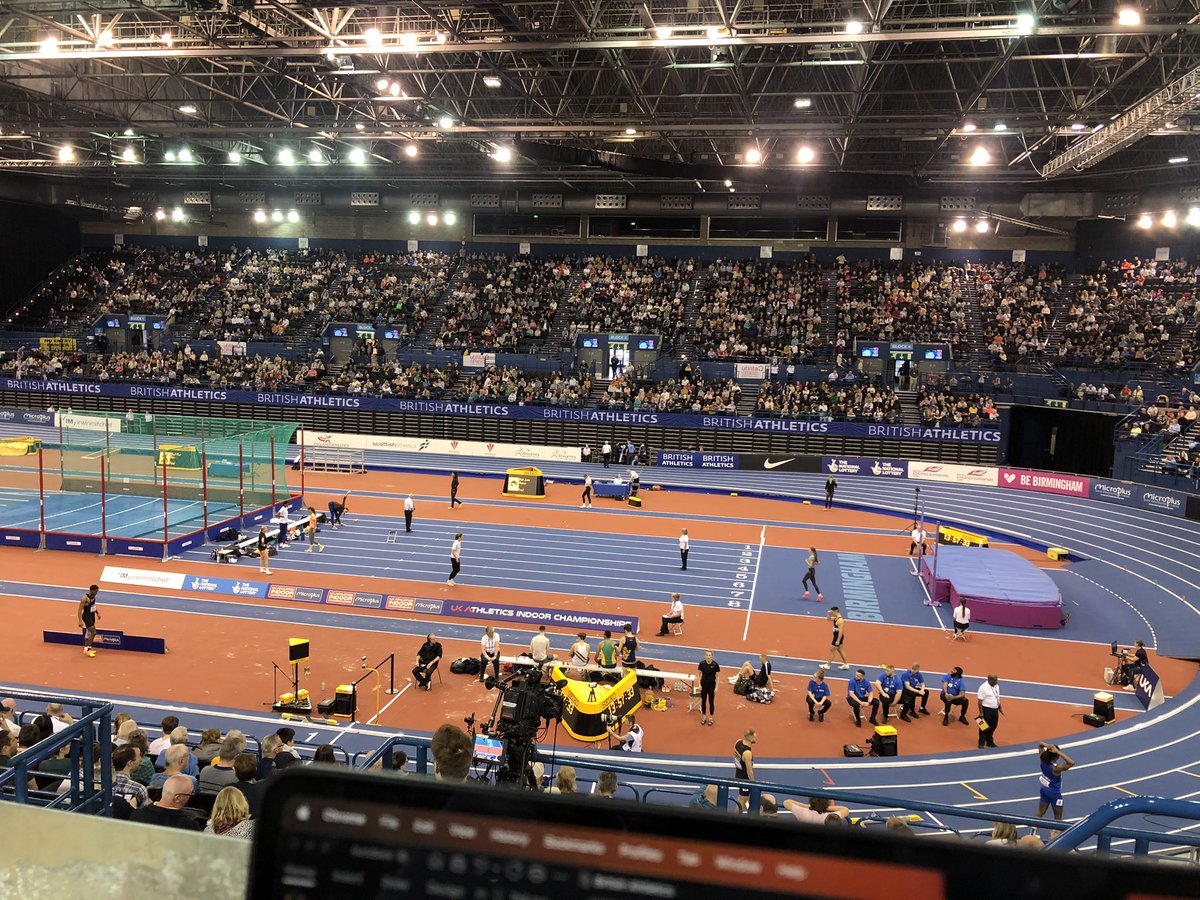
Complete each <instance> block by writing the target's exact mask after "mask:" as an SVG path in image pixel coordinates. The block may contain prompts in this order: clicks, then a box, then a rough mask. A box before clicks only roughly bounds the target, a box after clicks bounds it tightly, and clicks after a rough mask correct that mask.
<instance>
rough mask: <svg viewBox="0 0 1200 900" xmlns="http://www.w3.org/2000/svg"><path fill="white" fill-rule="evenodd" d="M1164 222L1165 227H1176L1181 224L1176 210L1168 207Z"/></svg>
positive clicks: (1164, 214) (1163, 218)
mask: <svg viewBox="0 0 1200 900" xmlns="http://www.w3.org/2000/svg"><path fill="white" fill-rule="evenodd" d="M1162 224H1163V228H1174V227H1175V226H1176V225H1178V224H1179V217H1178V216H1176V215H1175V210H1173V209H1168V210H1167V211H1166V212H1165V213H1163V217H1162Z"/></svg>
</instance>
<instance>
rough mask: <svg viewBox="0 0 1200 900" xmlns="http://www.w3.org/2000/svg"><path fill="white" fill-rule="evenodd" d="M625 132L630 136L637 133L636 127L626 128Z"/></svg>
mask: <svg viewBox="0 0 1200 900" xmlns="http://www.w3.org/2000/svg"><path fill="white" fill-rule="evenodd" d="M625 133H626V134H628V135H631V136H632V135H635V134H637V129H636V128H626V129H625Z"/></svg>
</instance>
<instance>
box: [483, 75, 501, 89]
mask: <svg viewBox="0 0 1200 900" xmlns="http://www.w3.org/2000/svg"><path fill="white" fill-rule="evenodd" d="M500 84H501V82H500V78H499V76H497V75H484V76H483V86H484V87H490V88H498V87H500Z"/></svg>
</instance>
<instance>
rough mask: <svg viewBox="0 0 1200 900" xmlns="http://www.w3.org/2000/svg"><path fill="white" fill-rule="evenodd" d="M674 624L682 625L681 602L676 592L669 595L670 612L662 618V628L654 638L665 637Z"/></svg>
mask: <svg viewBox="0 0 1200 900" xmlns="http://www.w3.org/2000/svg"><path fill="white" fill-rule="evenodd" d="M676 624H679V625H681V624H683V601H682V600H680V599H679V593H678V592H676V593H674V594H672V595H671V611H670V612H669V613H667V614H666V615H665V616H663V617H662V627H661V628H659V629H658V634H657V635H655V637H666V636H667V632H669V631H670V629H671V626H672V625H676Z"/></svg>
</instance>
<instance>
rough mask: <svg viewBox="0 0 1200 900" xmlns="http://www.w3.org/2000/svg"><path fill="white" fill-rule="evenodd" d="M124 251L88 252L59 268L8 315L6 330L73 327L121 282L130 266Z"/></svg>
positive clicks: (55, 329) (53, 329)
mask: <svg viewBox="0 0 1200 900" xmlns="http://www.w3.org/2000/svg"><path fill="white" fill-rule="evenodd" d="M133 259H134V256H133V254H132V253H130V252H128V251H124V250H112V251H108V252H103V253H102V252H92V253H84V254H81V255H80V256H79V257H78V258H76V259H74V260H72V261H71V262H69V263H67V264H66V265H65V266H61V267H60V268H58V269H56V270H55V271H54V272H53V273H51V275H50V277H49V278H47V279H46V281H45V282H43V283H42V284H41V285H39V286H38V287H37V288H36V289H35V290H34V291H33V293H31V294H30V295H29V297H28V298H27V299H26V300H25V302H24V303H22V304H21V305H20V306H18V307H17V308H16V309H14V310H13V311H12V312H10V313H9V317H8V322H7V323H6V324H7V325H8V327H10V328H17V329H19V328H44V329H46V330H48V331H59V330H62V329H63V328H66V327H68V326H70V325H72V324H75V323H76V322H77V321H79V320H80V319H81V318H83V317H84V314H85V313H86V312H87V311H88V310H89V309H91V308H92V307H93V306H95V305H96V304H97V303H98V302H100V300H101V299H102V298H103V297H104V296H105V295H106V294H107V293H108V291H109V289H110V288H111V287H112V286H113V285H114V284H117V283H119V282H121V281H122V280H123V279H124V278H125V273H126V270H127V268H128V267H130V266H131V265H132V263H133Z"/></svg>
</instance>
